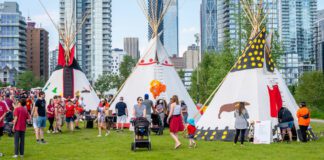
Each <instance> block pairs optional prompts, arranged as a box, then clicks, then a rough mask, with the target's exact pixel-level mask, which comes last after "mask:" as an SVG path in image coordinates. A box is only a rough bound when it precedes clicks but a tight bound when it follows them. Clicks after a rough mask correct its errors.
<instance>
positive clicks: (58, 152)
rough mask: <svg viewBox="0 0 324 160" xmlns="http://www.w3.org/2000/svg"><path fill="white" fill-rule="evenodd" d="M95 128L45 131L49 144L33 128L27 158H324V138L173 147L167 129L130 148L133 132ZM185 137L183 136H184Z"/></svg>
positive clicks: (8, 142) (8, 144) (2, 146)
mask: <svg viewBox="0 0 324 160" xmlns="http://www.w3.org/2000/svg"><path fill="white" fill-rule="evenodd" d="M312 126H313V129H314V130H315V132H319V131H324V124H319V123H313V124H312ZM96 136H97V130H96V129H82V130H81V131H76V132H73V133H70V132H67V131H65V132H64V133H63V134H46V135H45V139H46V140H47V142H48V144H45V145H42V144H36V142H35V138H34V134H33V130H32V129H31V128H29V129H28V131H27V134H26V146H25V158H24V159H31V160H52V159H53V160H54V159H55V160H61V159H62V160H63V159H66V160H83V159H84V160H96V159H101V160H103V159H114V160H115V159H143V160H145V159H156V160H163V159H210V160H216V159H221V160H228V159H230V160H233V159H240V160H241V159H249V160H251V159H262V160H267V159H269V160H274V159H279V160H282V159H287V160H290V159H292V160H299V159H309V160H323V159H324V138H320V140H318V141H315V142H310V143H307V144H302V143H299V142H293V143H291V144H287V143H274V144H271V145H253V144H248V143H246V146H245V147H241V146H240V145H237V146H234V145H233V143H231V142H206V141H198V148H196V149H189V148H188V141H187V140H186V139H184V138H181V142H182V144H183V145H182V147H181V148H180V149H179V150H174V149H173V146H174V144H173V141H172V139H171V137H170V136H169V134H168V133H166V132H165V134H164V135H163V136H156V135H152V136H151V140H152V151H147V150H145V149H143V150H139V151H137V152H132V151H131V149H130V148H131V145H130V144H131V142H132V141H133V134H132V132H124V133H117V132H115V131H113V132H112V133H111V134H110V135H109V136H108V137H104V136H103V137H101V138H98V137H96ZM181 137H182V136H181ZM0 151H1V152H3V153H4V154H5V156H4V157H0V159H12V158H11V157H12V154H13V138H9V137H8V136H7V135H5V136H4V137H3V138H2V139H1V140H0Z"/></svg>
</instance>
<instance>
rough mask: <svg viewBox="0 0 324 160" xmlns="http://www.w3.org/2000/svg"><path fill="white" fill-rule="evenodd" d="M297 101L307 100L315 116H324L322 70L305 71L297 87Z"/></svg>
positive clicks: (323, 76)
mask: <svg viewBox="0 0 324 160" xmlns="http://www.w3.org/2000/svg"><path fill="white" fill-rule="evenodd" d="M295 98H296V100H297V102H302V101H305V102H307V104H308V106H309V107H310V108H311V111H312V115H313V117H314V116H315V117H318V118H324V114H323V112H324V75H323V73H322V72H320V71H313V72H305V73H304V74H303V75H302V76H301V77H300V78H299V82H298V85H297V88H296V95H295Z"/></svg>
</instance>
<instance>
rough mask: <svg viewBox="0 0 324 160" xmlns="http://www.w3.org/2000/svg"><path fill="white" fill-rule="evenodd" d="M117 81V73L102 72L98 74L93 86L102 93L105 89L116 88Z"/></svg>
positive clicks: (118, 80)
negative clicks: (102, 73)
mask: <svg viewBox="0 0 324 160" xmlns="http://www.w3.org/2000/svg"><path fill="white" fill-rule="evenodd" d="M119 82H120V79H119V76H118V75H112V74H104V75H100V76H99V78H98V79H97V81H96V82H95V84H94V88H95V89H96V90H97V91H99V92H100V93H101V94H103V93H104V92H105V91H109V90H111V89H115V88H118V85H119Z"/></svg>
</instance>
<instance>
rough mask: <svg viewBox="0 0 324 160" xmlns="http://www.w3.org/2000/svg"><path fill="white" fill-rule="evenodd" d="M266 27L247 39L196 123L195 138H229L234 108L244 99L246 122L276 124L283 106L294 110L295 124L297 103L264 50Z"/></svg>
mask: <svg viewBox="0 0 324 160" xmlns="http://www.w3.org/2000/svg"><path fill="white" fill-rule="evenodd" d="M265 34H266V32H265V29H263V30H262V31H260V32H259V33H258V34H257V35H256V36H255V37H254V38H252V39H251V40H250V41H249V44H248V45H247V47H246V49H245V51H244V52H243V54H242V56H241V57H240V58H239V60H238V62H237V63H236V64H235V66H234V67H233V69H232V70H231V72H230V73H229V74H228V75H227V76H226V78H225V80H224V82H223V83H222V85H221V86H220V88H219V89H218V91H217V92H216V94H215V95H214V98H213V99H212V101H211V102H210V104H209V106H208V108H207V110H206V111H205V113H204V115H203V116H202V117H201V118H200V120H199V122H198V123H197V128H198V131H197V132H196V138H198V139H204V140H226V141H231V140H233V138H234V134H235V128H234V123H235V118H234V110H235V105H236V104H237V102H245V103H246V104H247V105H246V109H247V111H248V113H249V116H250V118H249V121H265V120H270V121H271V122H272V127H274V126H275V125H277V123H278V119H277V114H278V111H279V109H280V108H281V107H282V106H283V107H286V108H288V109H289V110H290V112H291V113H293V116H294V119H295V126H298V125H297V121H296V120H297V118H296V115H295V114H294V113H296V111H297V109H298V106H297V104H296V102H295V100H294V98H293V96H292V95H291V93H290V91H289V90H288V87H287V86H286V84H285V82H284V80H283V79H282V76H281V75H280V73H279V72H278V71H277V70H276V69H275V68H274V63H273V60H272V58H271V54H270V53H265V52H264V51H265V49H264V48H265V45H266V39H265Z"/></svg>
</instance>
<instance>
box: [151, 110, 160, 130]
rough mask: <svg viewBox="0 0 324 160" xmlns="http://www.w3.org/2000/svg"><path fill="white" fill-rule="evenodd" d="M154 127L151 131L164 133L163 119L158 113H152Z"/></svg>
mask: <svg viewBox="0 0 324 160" xmlns="http://www.w3.org/2000/svg"><path fill="white" fill-rule="evenodd" d="M151 118H152V127H151V131H152V132H154V133H155V134H157V135H163V125H162V120H161V118H160V116H159V115H158V114H152V116H151Z"/></svg>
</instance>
